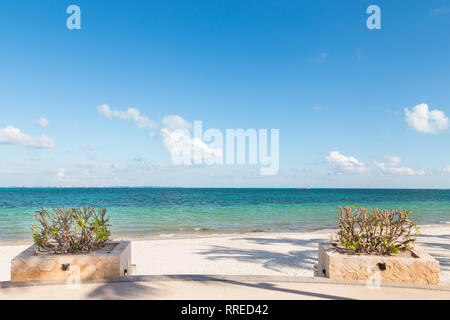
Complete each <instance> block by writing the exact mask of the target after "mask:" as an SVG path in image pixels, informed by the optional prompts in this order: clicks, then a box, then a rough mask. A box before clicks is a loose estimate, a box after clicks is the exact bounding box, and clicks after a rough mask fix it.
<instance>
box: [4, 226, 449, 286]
mask: <svg viewBox="0 0 450 320" xmlns="http://www.w3.org/2000/svg"><path fill="white" fill-rule="evenodd" d="M421 231H422V234H421V235H420V237H419V240H418V245H420V246H421V247H423V248H425V249H426V250H427V252H429V253H430V254H431V255H432V256H434V257H435V258H436V259H437V260H438V261H439V262H440V265H441V273H440V276H441V282H442V283H450V224H439V225H430V226H422V228H421ZM333 232H334V230H321V231H315V232H298V233H292V232H291V233H250V234H248V233H247V234H227V235H209V236H202V237H193V236H191V237H190V238H152V239H148V240H138V241H133V242H132V263H133V264H135V265H136V273H135V274H136V275H192V274H195V275H199V274H201V275H211V274H214V275H271V276H276V275H280V276H306V277H311V276H313V272H314V271H313V270H314V266H315V264H316V263H317V246H318V243H319V242H320V241H326V240H327V239H329V235H330V234H332V233H333ZM26 247H28V245H3V246H0V281H9V280H10V261H11V259H12V258H13V257H14V256H15V255H17V254H18V253H19V252H21V251H22V250H24V249H25V248H26Z"/></svg>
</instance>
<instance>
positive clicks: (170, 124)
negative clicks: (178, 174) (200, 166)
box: [160, 115, 222, 165]
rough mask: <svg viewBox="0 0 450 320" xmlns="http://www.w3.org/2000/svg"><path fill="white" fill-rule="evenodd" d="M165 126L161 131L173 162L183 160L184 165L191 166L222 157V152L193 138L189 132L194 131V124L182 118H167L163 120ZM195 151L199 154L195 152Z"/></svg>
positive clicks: (172, 116) (174, 116) (175, 116)
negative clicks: (197, 162)
mask: <svg viewBox="0 0 450 320" xmlns="http://www.w3.org/2000/svg"><path fill="white" fill-rule="evenodd" d="M163 124H164V125H165V127H164V128H161V130H160V134H161V136H162V138H163V146H164V147H165V148H166V149H167V151H169V153H170V154H171V156H172V160H173V161H175V160H174V159H181V160H180V161H181V162H182V164H186V165H191V164H192V162H194V163H195V162H196V161H199V162H201V160H205V161H206V160H210V159H216V158H221V157H222V150H220V149H214V148H211V147H210V146H209V145H208V144H206V143H204V142H203V141H202V140H200V139H198V138H195V137H194V138H192V135H191V132H190V131H189V129H192V124H191V123H189V122H187V121H186V120H184V119H183V118H181V117H180V116H177V115H171V116H166V117H164V119H163ZM194 150H196V151H198V152H194ZM175 162H179V161H178V160H177V161H175ZM177 164H181V163H177Z"/></svg>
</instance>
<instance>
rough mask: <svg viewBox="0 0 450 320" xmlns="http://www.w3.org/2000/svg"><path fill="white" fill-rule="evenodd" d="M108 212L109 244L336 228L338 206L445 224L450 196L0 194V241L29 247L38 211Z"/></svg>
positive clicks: (341, 192)
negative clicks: (403, 213) (404, 213)
mask: <svg viewBox="0 0 450 320" xmlns="http://www.w3.org/2000/svg"><path fill="white" fill-rule="evenodd" d="M87 205H90V206H97V207H104V208H107V210H108V214H109V216H110V223H111V224H112V227H111V230H112V233H113V237H114V236H116V237H130V238H141V237H149V236H154V235H164V236H171V235H175V236H177V235H183V234H205V233H221V232H249V231H272V232H277V231H297V230H300V231H302V230H313V229H322V228H329V227H334V226H335V225H336V216H337V210H338V207H339V206H345V205H358V206H366V207H378V208H383V209H388V208H404V209H408V210H412V211H413V212H414V217H415V218H416V221H417V222H418V223H419V224H429V223H439V222H449V221H450V190H411V189H408V190H400V189H215V188H212V189H197V188H195V189H190V188H0V242H2V243H4V242H21V241H31V232H30V228H31V225H32V224H33V222H34V219H33V216H34V212H35V211H36V210H38V209H39V208H46V209H51V208H52V207H58V206H65V207H82V206H87Z"/></svg>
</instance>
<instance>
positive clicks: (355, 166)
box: [326, 151, 369, 174]
mask: <svg viewBox="0 0 450 320" xmlns="http://www.w3.org/2000/svg"><path fill="white" fill-rule="evenodd" d="M326 160H327V162H328V164H329V165H330V166H331V167H332V168H333V169H334V173H335V174H344V173H353V174H354V173H363V172H366V171H368V170H369V169H368V168H367V167H366V165H365V164H364V163H362V162H360V161H359V160H358V159H356V158H355V157H352V156H345V155H343V154H342V153H340V152H338V151H332V152H330V154H329V155H328V156H327V157H326Z"/></svg>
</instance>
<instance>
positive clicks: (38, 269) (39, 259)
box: [11, 241, 131, 283]
mask: <svg viewBox="0 0 450 320" xmlns="http://www.w3.org/2000/svg"><path fill="white" fill-rule="evenodd" d="M130 266H131V242H129V241H121V242H110V243H108V244H107V245H106V246H105V247H104V248H101V249H98V250H95V251H92V252H89V253H80V254H41V253H36V246H35V245H32V246H31V247H29V248H28V249H26V250H25V251H23V252H21V253H20V254H19V255H18V256H16V257H15V258H14V259H13V260H12V261H11V282H24V281H44V280H60V281H68V282H72V283H75V282H77V281H81V282H82V281H89V280H99V279H105V278H117V277H121V276H124V275H125V273H126V271H128V270H130Z"/></svg>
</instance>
